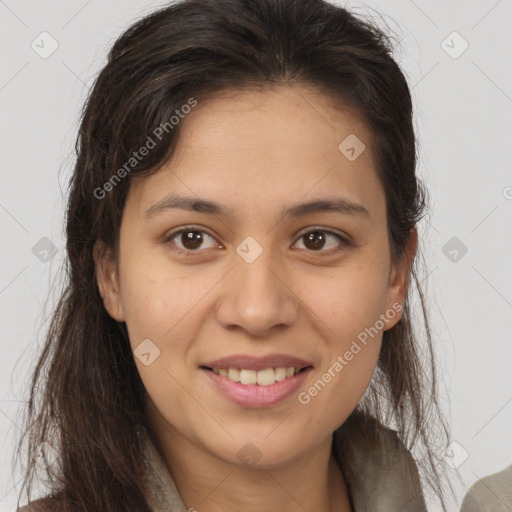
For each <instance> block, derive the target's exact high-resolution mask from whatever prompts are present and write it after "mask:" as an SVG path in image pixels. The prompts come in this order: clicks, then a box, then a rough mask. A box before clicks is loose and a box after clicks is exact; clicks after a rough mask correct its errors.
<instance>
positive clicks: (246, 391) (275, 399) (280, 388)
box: [201, 367, 313, 408]
mask: <svg viewBox="0 0 512 512" xmlns="http://www.w3.org/2000/svg"><path fill="white" fill-rule="evenodd" d="M201 370H202V371H203V372H206V374H207V376H208V377H209V378H210V379H211V380H212V382H213V383H214V384H215V385H216V386H217V389H219V390H220V391H221V392H222V393H223V394H224V395H225V396H227V397H228V398H230V399H231V400H232V401H233V402H235V403H236V404H238V405H240V406H241V407H254V408H258V407H269V406H271V405H275V404H277V403H279V402H280V401H281V400H284V399H285V398H287V397H289V396H290V395H291V394H292V393H293V392H294V391H295V390H296V389H297V388H298V387H299V386H300V385H301V384H302V382H303V381H304V379H305V378H306V376H307V375H308V374H309V372H310V371H311V370H313V368H312V367H309V368H306V369H305V370H303V371H301V372H300V373H298V374H297V375H294V376H293V377H287V378H286V379H284V380H282V381H281V382H275V383H274V384H271V385H270V386H258V385H257V384H241V383H240V382H234V381H232V380H231V379H228V378H227V377H221V376H220V375H217V374H216V373H213V372H212V371H211V370H206V369H204V368H201Z"/></svg>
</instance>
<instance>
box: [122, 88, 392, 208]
mask: <svg viewBox="0 0 512 512" xmlns="http://www.w3.org/2000/svg"><path fill="white" fill-rule="evenodd" d="M332 101H333V100H332V99H331V98H329V97H328V96H325V95H323V94H321V93H319V92H315V91H314V90H311V89H309V88H304V87H298V86H294V87H290V86H280V87H275V88H272V89H261V90H242V91H223V92H221V93H218V94H216V95H215V96H213V97H210V98H208V99H207V100H202V101H199V102H198V105H197V106H196V107H194V109H192V110H191V111H190V113H188V114H187V115H185V116H183V117H184V118H183V119H182V120H181V121H180V122H181V123H182V125H181V126H180V129H181V134H180V139H179V141H178V144H177V146H176V149H175V152H174V154H173V156H172V157H171V159H170V160H169V161H168V162H167V163H166V164H165V165H164V167H163V168H162V169H161V170H159V171H158V172H156V173H155V174H153V175H151V176H149V177H146V178H140V179H139V178H137V179H135V180H132V183H131V186H130V193H129V197H128V201H129V202H131V203H133V202H135V203H137V205H138V206H137V210H138V211H139V213H140V216H143V214H144V213H145V212H146V211H147V210H148V209H149V208H151V206H153V205H154V204H155V203H156V202H158V201H161V200H162V199H164V198H165V196H166V195H167V194H169V192H174V193H180V194H186V195H188V196H194V195H196V196H200V197H201V198H203V197H205V198H215V200H216V201H217V202H221V203H223V204H225V205H226V207H227V209H230V210H231V211H234V212H236V211H239V212H240V214H244V215H248V214H251V213H253V214H258V213H259V212H260V211H261V210H262V209H268V208H272V209H274V210H276V208H277V209H280V208H281V205H282V204H283V203H286V204H288V203H290V202H299V201H300V200H301V199H313V198H316V197H320V196H322V197H326V196H327V195H329V194H330V195H332V194H333V193H337V195H340V194H342V195H344V196H345V197H347V198H348V199H350V200H352V201H353V202H357V203H362V204H364V205H367V208H368V209H375V208H376V209H377V210H378V208H379V205H380V206H382V205H383V201H384V198H383V190H382V189H381V186H380V183H379V181H378V178H377V174H376V172H375V168H374V161H373V155H372V142H371V133H370V132H369V130H368V129H367V127H366V126H365V124H364V122H363V120H362V119H361V118H360V117H359V116H358V114H357V113H356V112H355V111H354V110H352V109H349V108H348V107H347V108H343V109H340V108H335V107H334V105H333V103H332ZM347 150H348V152H347ZM354 152H355V158H354ZM371 213H372V212H371ZM373 213H377V212H373Z"/></svg>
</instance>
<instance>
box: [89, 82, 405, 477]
mask: <svg viewBox="0 0 512 512" xmlns="http://www.w3.org/2000/svg"><path fill="white" fill-rule="evenodd" d="M181 122H182V123H183V124H182V126H181V129H182V133H181V139H180V142H179V144H178V146H177V150H176V152H175V154H174V155H173V157H172V158H171V159H170V161H168V162H167V164H166V165H165V167H164V168H163V169H161V170H159V171H158V172H157V173H155V174H153V175H152V176H150V177H147V178H142V179H136V180H132V182H131V184H130V190H129V194H128V197H127V200H126V204H125V207H124V212H123V217H122V224H121V229H120V242H119V248H120V251H119V259H118V265H119V266H118V274H117V273H116V271H115V266H114V263H115V262H112V261H110V262H109V261H108V260H102V259H101V258H100V257H99V255H100V254H101V252H100V248H101V245H100V244H99V243H98V245H97V248H96V251H95V258H96V263H97V269H98V273H97V275H98V285H99V288H100V292H101V294H102V296H103V299H104V304H105V307H106V309H107V311H108V312H109V314H110V315H111V316H112V317H113V318H115V319H116V320H118V321H123V322H126V326H127V329H128V333H129V338H130V343H131V346H132V349H133V350H134V351H135V352H134V353H135V362H136V364H137V368H138V371H139V373H140V376H141V378H142V381H143V383H144V386H145V388H146V390H147V393H148V397H149V398H148V399H149V404H150V406H151V407H152V409H153V410H154V411H155V414H156V415H157V416H158V421H159V422H160V424H164V425H165V427H166V429H167V430H168V431H169V432H172V433H173V436H174V439H176V440H179V439H181V440H183V441H185V442H186V443H188V444H190V445H192V446H194V447H195V448H196V449H198V450H201V451H202V452H205V453H208V454H210V455H211V456H214V457H217V458H219V459H222V460H224V461H226V462H229V463H233V464H241V463H242V462H241V460H242V458H241V454H243V453H244V450H248V449H249V448H247V446H246V443H248V442H251V443H252V444H253V445H254V446H255V447H256V448H255V449H254V448H252V449H253V450H255V452H256V453H257V454H258V457H261V458H260V461H259V463H258V464H259V465H260V467H269V468H270V467H275V466H277V465H279V464H284V463H285V462H287V461H288V462H289V461H292V460H293V459H295V458H296V457H299V456H300V455H301V453H306V452H308V451H310V450H312V449H314V447H315V446H318V445H320V443H322V442H324V441H325V440H326V439H328V438H329V437H330V436H331V435H332V432H333V431H334V430H335V429H336V428H337V427H339V426H340V425H341V424H342V423H343V422H344V421H345V419H346V418H347V417H348V415H349V414H350V413H351V412H352V411H353V409H354V408H355V407H356V405H357V403H358V402H359V401H360V399H361V397H362V395H363V394H364V392H365V390H366V389H367V387H368V385H369V383H370V380H371V377H372V374H373V372H374V370H375V367H376V364H377V359H378V356H379V350H380V347H381V340H382V332H383V331H384V330H387V329H390V328H391V327H393V325H395V324H396V322H397V321H398V320H399V318H400V316H401V313H400V308H401V306H402V305H403V303H404V300H405V294H406V284H407V276H408V273H409V270H410V269H409V268H408V267H407V266H404V265H397V266H394V265H392V262H391V260H390V246H389V240H388V235H387V221H386V205H385V196H384V191H383V188H382V186H381V184H380V182H379V181H378V178H377V174H376V172H375V168H374V163H373V159H372V152H371V137H370V133H369V132H368V131H367V129H366V127H365V126H364V124H363V123H362V121H361V120H360V119H359V118H358V116H357V114H356V113H355V112H352V111H350V110H348V109H347V110H344V111H340V110H334V109H333V108H332V107H331V106H330V102H329V98H327V97H325V96H323V95H320V94H319V93H316V92H314V91H312V90H309V89H306V88H302V87H301V88H299V87H297V86H294V87H285V86H283V87H280V88H276V89H272V90H266V91H242V92H239V93H237V94H235V93H233V92H230V93H229V94H228V93H226V94H223V95H217V96H216V97H215V98H214V99H209V100H208V101H205V102H204V103H199V104H198V105H197V106H196V107H195V108H194V109H193V110H192V111H191V112H190V113H189V114H188V115H187V116H186V118H185V119H184V120H182V121H181ZM352 134H353V135H355V136H357V138H358V139H359V140H360V141H361V142H362V143H363V144H364V145H365V149H364V150H363V151H362V152H361V148H362V146H360V145H359V146H358V145H357V144H355V143H354V140H355V139H353V138H352V139H348V141H347V142H345V143H344V144H342V145H341V149H340V144H341V143H342V142H343V141H345V139H347V137H349V136H351V135H352ZM353 135H352V137H353ZM350 142H351V143H350ZM356 142H357V141H356ZM350 147H354V148H355V150H354V151H351V150H350ZM349 157H350V158H349ZM354 157H355V158H354ZM171 196H172V197H174V198H176V197H178V196H179V197H182V198H186V199H188V200H190V201H208V202H209V203H215V205H217V208H218V210H215V209H214V208H213V206H212V205H210V206H208V207H206V206H204V207H197V209H196V210H194V209H192V210H191V209H186V208H183V207H179V205H178V206H176V201H174V202H173V204H170V203H171V202H169V201H168V202H167V204H166V203H165V201H166V200H168V199H169V198H171ZM315 201H333V204H336V202H337V204H338V206H339V208H330V209H329V208H322V207H318V205H317V208H309V209H308V208H307V207H306V206H304V207H303V208H302V209H299V208H297V207H299V206H301V205H306V204H308V203H311V202H315ZM343 201H345V203H343ZM348 202H350V203H352V204H353V205H358V206H353V207H352V208H349V207H348V206H347V204H348ZM183 204H184V203H182V206H183ZM320 206H321V205H320ZM324 206H325V205H324ZM343 206H344V207H343ZM292 208H293V209H294V210H291V211H290V212H289V213H288V214H286V215H285V214H283V212H285V211H287V210H288V209H292ZM409 250H410V253H411V254H413V253H414V251H415V242H414V240H413V245H412V246H411V247H410V249H409ZM365 329H366V330H365ZM365 334H366V336H365ZM363 340H364V341H363ZM276 354H277V355H280V356H284V357H285V359H279V358H276V357H275V356H276ZM229 356H248V358H249V359H247V360H245V361H231V362H225V363H220V364H218V365H215V364H212V365H211V366H212V367H214V366H218V367H217V368H213V369H214V370H215V371H217V370H218V369H219V368H222V369H228V368H232V369H233V370H240V369H241V370H244V371H242V372H240V375H238V377H239V378H242V374H243V379H244V381H243V382H245V383H238V384H236V383H235V382H234V381H232V380H231V379H229V377H224V376H222V375H221V374H222V373H223V372H219V375H217V374H216V372H213V371H211V370H209V369H206V368H205V366H208V364H210V363H212V362H214V361H215V360H217V359H219V358H225V357H229ZM266 356H269V359H267V360H264V361H261V363H262V364H261V365H260V370H261V369H262V367H263V369H264V368H277V367H292V366H295V365H296V366H297V368H299V369H300V368H306V369H305V370H303V371H301V372H300V373H298V374H297V375H296V376H294V377H289V378H286V379H284V380H278V381H277V382H275V378H276V377H277V378H278V379H282V378H283V371H282V370H276V371H275V372H273V373H270V372H269V371H267V370H264V371H263V372H261V374H260V376H259V378H260V382H261V383H262V384H261V385H260V384H258V383H256V384H247V382H253V381H252V380H251V379H253V378H256V379H258V372H256V370H253V369H254V368H257V366H255V365H254V364H253V363H254V362H255V360H252V359H250V358H251V357H252V358H263V357H266ZM286 357H288V358H298V360H291V359H289V360H286ZM256 362H258V361H256ZM247 370H248V371H247ZM289 374H290V372H289ZM230 375H231V376H232V377H233V378H234V379H235V380H236V378H237V372H236V371H234V372H233V371H230ZM266 378H269V379H270V381H265V379H266ZM245 379H248V380H245ZM257 382H258V381H257ZM265 382H275V383H274V384H270V385H264V383H265ZM305 432H307V434H308V435H307V437H305V436H304V433H305Z"/></svg>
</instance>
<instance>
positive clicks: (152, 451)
mask: <svg viewBox="0 0 512 512" xmlns="http://www.w3.org/2000/svg"><path fill="white" fill-rule="evenodd" d="M346 423H347V425H348V426H345V425H342V426H341V427H340V428H339V429H337V430H336V431H335V432H334V436H333V453H334V455H335V457H336V459H337V460H338V463H339V464H340V467H341V468H342V471H343V474H344V475H345V478H346V481H347V485H348V488H349V493H350V496H351V500H352V503H353V506H354V511H355V512H369V511H372V512H374V511H378V512H427V509H426V506H425V502H424V499H423V493H422V490H421V483H420V479H419V476H418V471H417V468H416V464H415V463H414V460H413V459H412V456H411V454H410V452H409V451H408V450H407V449H406V447H405V446H404V445H403V443H402V442H401V441H400V440H399V439H398V437H397V434H396V433H395V432H394V431H393V430H390V429H388V428H385V427H382V426H380V425H376V424H375V423H371V425H372V426H373V428H366V429H362V428H356V427H354V425H350V423H349V422H346ZM348 428H350V431H349V432H347V429H348ZM342 432H344V433H345V434H347V433H349V435H348V436H347V435H343V436H342ZM140 436H141V439H142V445H143V449H144V463H145V480H146V483H147V486H148V489H149V490H150V494H151V495H150V497H149V498H150V504H151V506H152V507H153V511H154V512H187V508H186V507H185V505H184V504H183V502H182V500H181V498H180V495H179V493H178V490H177V488H176V485H175V483H174V481H173V479H172V477H171V474H170V473H169V470H168V469H167V467H166V466H165V464H164V462H163V459H162V457H161V455H160V453H159V452H158V450H157V448H156V446H155V444H154V443H153V441H152V439H151V437H150V435H149V433H148V431H147V430H146V429H145V428H144V427H142V428H141V429H140ZM344 439H349V440H350V442H346V443H345V442H344Z"/></svg>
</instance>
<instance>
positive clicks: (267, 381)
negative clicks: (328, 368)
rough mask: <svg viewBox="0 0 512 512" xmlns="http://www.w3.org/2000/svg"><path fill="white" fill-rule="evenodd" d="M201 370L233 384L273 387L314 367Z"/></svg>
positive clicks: (209, 368)
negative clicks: (224, 378) (226, 379)
mask: <svg viewBox="0 0 512 512" xmlns="http://www.w3.org/2000/svg"><path fill="white" fill-rule="evenodd" d="M200 368H202V369H203V370H207V371H210V372H213V373H214V374H215V375H219V376H220V377H226V378H228V379H229V380H231V381H232V382H238V383H240V384H244V385H247V386H251V385H252V386H271V385H273V384H275V383H276V382H283V381H284V380H286V379H290V378H293V377H295V376H296V375H298V374H300V373H303V372H305V371H306V370H308V369H310V368H311V369H312V368H313V367H312V366H311V365H308V366H303V367H298V366H288V367H284V366H278V367H275V368H272V367H269V368H263V369H260V370H252V369H250V368H212V367H209V366H201V367H200Z"/></svg>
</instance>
